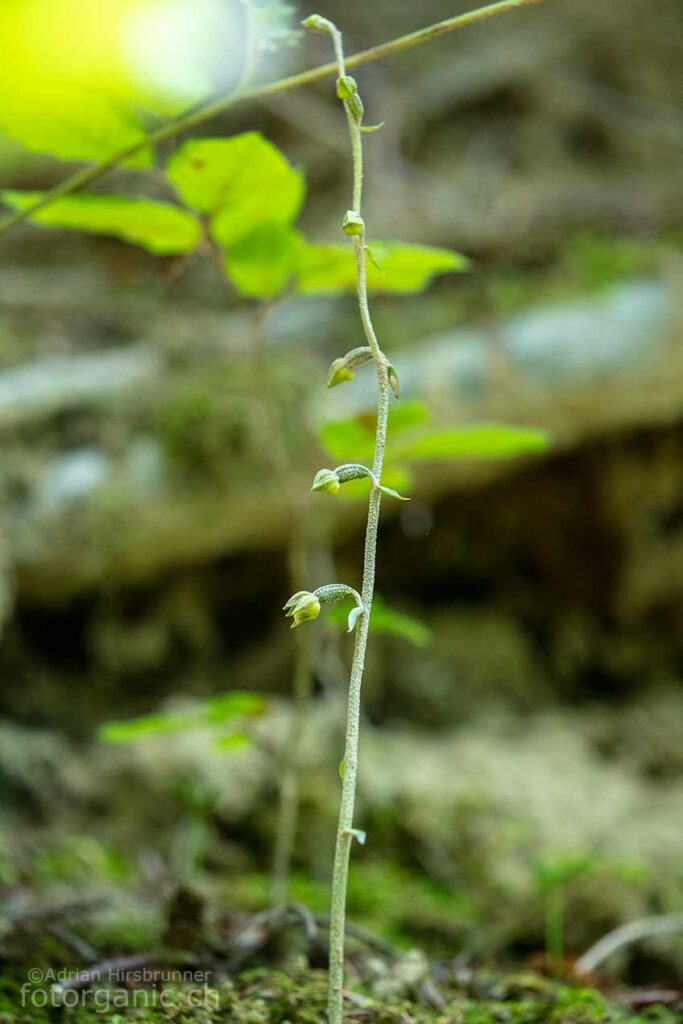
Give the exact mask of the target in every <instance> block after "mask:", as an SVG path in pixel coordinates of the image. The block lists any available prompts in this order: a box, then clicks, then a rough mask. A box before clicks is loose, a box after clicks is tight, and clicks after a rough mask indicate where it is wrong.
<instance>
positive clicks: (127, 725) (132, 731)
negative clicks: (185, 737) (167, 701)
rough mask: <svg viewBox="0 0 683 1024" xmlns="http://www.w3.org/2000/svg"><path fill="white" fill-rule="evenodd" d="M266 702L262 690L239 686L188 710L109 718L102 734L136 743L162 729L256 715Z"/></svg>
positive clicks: (101, 736)
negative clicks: (119, 719)
mask: <svg viewBox="0 0 683 1024" xmlns="http://www.w3.org/2000/svg"><path fill="white" fill-rule="evenodd" d="M265 706H266V701H265V698H263V697H262V696H260V695H259V694H257V693H247V692H244V691H241V690H235V691H233V692H231V693H223V694H221V695H220V697H214V698H213V699H211V700H207V701H204V702H203V703H202V704H199V705H198V706H197V707H196V708H193V709H192V710H190V711H186V712H182V711H177V712H168V714H154V715H141V716H140V717H139V718H132V719H130V720H129V721H127V722H106V723H105V724H104V725H103V726H101V727H100V729H99V732H98V737H99V739H100V740H103V741H104V742H105V743H136V742H137V741H139V740H142V739H146V738H147V737H149V736H156V735H159V734H162V733H171V732H188V731H190V730H191V729H202V728H206V727H207V726H216V725H222V724H223V723H224V722H226V721H228V719H231V718H236V717H242V718H252V717H254V716H256V715H260V714H261V713H262V712H263V710H264V708H265Z"/></svg>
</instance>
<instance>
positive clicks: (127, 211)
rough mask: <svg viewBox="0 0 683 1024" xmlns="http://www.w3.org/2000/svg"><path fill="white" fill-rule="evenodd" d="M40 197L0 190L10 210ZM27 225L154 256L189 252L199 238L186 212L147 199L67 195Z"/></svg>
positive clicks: (32, 218) (196, 224)
mask: <svg viewBox="0 0 683 1024" xmlns="http://www.w3.org/2000/svg"><path fill="white" fill-rule="evenodd" d="M43 195H44V193H43V192H11V191H4V192H1V193H0V199H2V201H3V202H4V203H6V204H7V205H8V206H11V207H12V209H14V210H25V209H26V208H27V207H28V206H31V205H32V204H33V203H35V202H37V200H39V199H41V198H42V196H43ZM31 221H32V222H33V223H35V224H40V225H41V226H42V227H47V228H66V229H68V230H76V231H87V232H89V233H91V234H98V235H113V236H114V237H115V238H120V239H122V240H123V241H124V242H130V243H131V244H132V245H139V246H141V247H142V248H143V249H147V250H148V251H149V252H152V253H155V255H157V256H167V255H174V254H179V253H185V252H191V251H192V250H193V249H194V248H195V247H196V246H197V245H198V243H199V241H200V239H201V226H200V224H199V222H198V221H197V220H196V219H195V217H193V216H192V214H191V213H188V212H187V211H186V210H181V209H179V208H178V207H177V206H171V205H169V204H168V203H158V202H155V201H154V200H152V199H128V198H127V197H125V196H112V195H83V196H68V197H67V198H65V199H58V200H56V201H55V202H54V203H51V204H50V206H49V207H47V208H46V209H44V210H40V211H39V212H38V213H36V214H34V215H33V216H32V217H31Z"/></svg>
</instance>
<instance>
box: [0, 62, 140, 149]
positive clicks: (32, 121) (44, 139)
mask: <svg viewBox="0 0 683 1024" xmlns="http://www.w3.org/2000/svg"><path fill="white" fill-rule="evenodd" d="M0 94H2V103H1V104H0V130H1V131H3V132H5V133H6V134H7V135H9V136H10V137H11V138H13V139H16V140H17V141H18V142H20V143H21V144H22V145H23V146H24V147H25V148H26V149H28V150H31V151H32V152H37V153H50V154H52V155H53V156H57V157H60V158H61V159H62V160H104V159H106V158H107V157H109V156H113V155H114V154H115V153H118V152H120V150H122V149H127V148H128V147H129V146H133V145H134V144H135V143H138V142H141V141H142V140H143V139H144V138H145V133H144V131H143V129H142V127H141V125H140V124H139V123H138V121H137V120H136V118H135V117H134V116H133V115H132V114H131V113H130V112H129V110H127V109H126V108H125V107H123V106H122V105H121V104H119V103H116V102H114V101H113V100H111V99H109V98H107V97H106V96H103V95H98V93H97V92H95V91H93V90H85V89H80V88H77V87H75V86H72V85H69V84H67V83H63V82H59V81H55V80H51V79H48V77H47V76H37V77H34V78H33V79H30V80H29V79H27V78H24V79H22V81H21V82H18V81H11V80H10V81H7V80H6V75H5V74H4V73H3V71H2V70H0ZM151 162H152V154H151V152H150V151H149V150H148V149H145V150H142V151H141V152H140V153H138V154H136V156H135V157H132V158H130V159H129V160H128V161H127V166H129V167H149V166H150V164H151Z"/></svg>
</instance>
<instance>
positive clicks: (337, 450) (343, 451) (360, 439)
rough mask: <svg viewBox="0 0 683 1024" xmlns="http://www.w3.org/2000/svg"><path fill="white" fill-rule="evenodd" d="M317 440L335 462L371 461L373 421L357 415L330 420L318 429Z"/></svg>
mask: <svg viewBox="0 0 683 1024" xmlns="http://www.w3.org/2000/svg"><path fill="white" fill-rule="evenodd" d="M318 440H319V441H320V444H321V445H322V447H323V448H324V449H325V451H326V452H328V454H329V455H330V456H331V457H332V459H333V460H334V461H335V462H339V463H342V462H372V456H373V454H374V451H375V433H374V423H373V422H372V421H370V422H368V420H367V419H366V418H363V419H361V418H359V417H354V418H353V419H348V420H330V422H329V423H323V425H322V427H321V428H320V430H319V431H318ZM363 483H364V482H363ZM347 486H350V485H347ZM364 490H365V488H364Z"/></svg>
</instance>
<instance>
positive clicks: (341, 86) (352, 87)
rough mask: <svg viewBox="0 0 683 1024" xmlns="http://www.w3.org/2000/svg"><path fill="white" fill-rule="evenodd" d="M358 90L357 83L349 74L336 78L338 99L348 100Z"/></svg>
mask: <svg viewBox="0 0 683 1024" xmlns="http://www.w3.org/2000/svg"><path fill="white" fill-rule="evenodd" d="M357 92H358V83H357V82H356V79H355V78H352V77H351V75H341V76H340V77H339V78H338V79H337V96H338V97H339V99H340V100H348V99H350V98H351V97H352V96H355V95H356V94H357Z"/></svg>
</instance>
